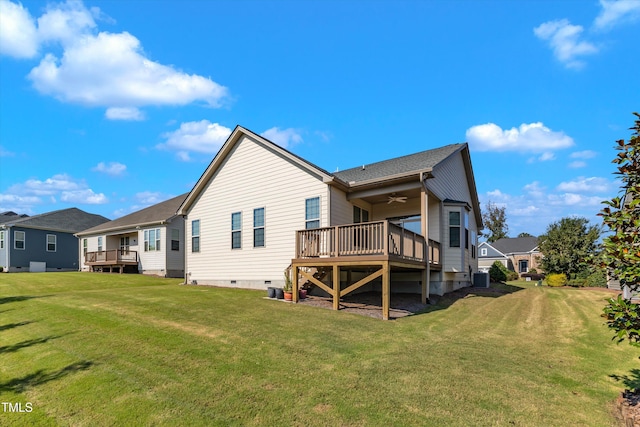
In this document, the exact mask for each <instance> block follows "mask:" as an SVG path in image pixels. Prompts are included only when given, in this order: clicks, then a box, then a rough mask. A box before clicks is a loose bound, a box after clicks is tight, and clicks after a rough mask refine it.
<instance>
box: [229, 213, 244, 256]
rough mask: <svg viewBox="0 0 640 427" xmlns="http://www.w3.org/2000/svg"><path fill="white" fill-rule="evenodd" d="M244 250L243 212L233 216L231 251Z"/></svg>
mask: <svg viewBox="0 0 640 427" xmlns="http://www.w3.org/2000/svg"><path fill="white" fill-rule="evenodd" d="M241 248H242V212H234V213H232V214H231V249H241Z"/></svg>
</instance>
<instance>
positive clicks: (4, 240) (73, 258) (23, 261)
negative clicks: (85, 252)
mask: <svg viewBox="0 0 640 427" xmlns="http://www.w3.org/2000/svg"><path fill="white" fill-rule="evenodd" d="M107 221H109V219H107V218H105V217H103V216H101V215H95V214H90V213H87V212H85V211H82V210H80V209H77V208H69V209H62V210H58V211H53V212H48V213H43V214H40V215H34V216H25V215H17V214H15V213H14V212H4V213H2V214H0V266H2V268H3V270H4V271H5V272H19V271H31V272H36V271H62V270H78V267H79V257H78V239H77V238H76V237H75V236H74V233H77V232H78V231H80V230H83V229H85V228H88V227H93V226H95V225H98V224H102V223H104V222H107Z"/></svg>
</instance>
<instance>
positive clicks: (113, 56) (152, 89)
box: [0, 0, 228, 120]
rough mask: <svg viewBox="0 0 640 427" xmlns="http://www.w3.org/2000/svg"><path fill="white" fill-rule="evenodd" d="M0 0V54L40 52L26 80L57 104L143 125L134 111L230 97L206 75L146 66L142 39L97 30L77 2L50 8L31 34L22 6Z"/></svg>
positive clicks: (92, 12) (97, 14) (214, 103)
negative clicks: (103, 109)
mask: <svg viewBox="0 0 640 427" xmlns="http://www.w3.org/2000/svg"><path fill="white" fill-rule="evenodd" d="M0 1H1V2H2V3H1V4H2V8H1V15H0V19H1V20H2V21H0V24H1V25H0V28H1V29H2V33H1V36H2V37H0V43H1V44H0V52H1V53H3V54H6V55H10V56H16V57H26V58H33V57H36V56H37V55H38V52H39V50H41V49H42V50H45V55H44V57H43V58H42V59H41V60H40V63H39V64H38V65H37V66H36V67H34V68H33V69H32V70H31V72H30V73H29V74H28V78H29V79H30V80H31V82H32V84H33V87H34V88H35V89H36V90H38V91H39V92H40V93H42V94H45V95H50V96H53V97H55V98H57V99H59V100H60V101H62V102H70V103H77V104H81V105H86V106H90V107H107V108H108V110H107V112H106V116H107V118H109V119H112V120H142V119H143V118H144V116H143V115H142V113H141V112H140V111H139V110H137V108H138V107H142V106H147V105H186V104H191V103H202V104H205V105H207V106H209V107H219V106H220V105H221V104H222V102H223V101H224V100H225V99H226V98H227V96H228V89H227V88H226V87H224V86H222V85H220V84H218V83H216V82H214V81H213V80H211V79H210V78H208V77H203V76H200V75H197V74H187V73H184V72H182V71H180V70H178V69H176V68H174V67H173V66H168V65H163V64H160V63H159V62H156V61H153V60H151V59H150V58H148V57H147V55H146V54H145V53H144V51H143V49H142V45H141V43H140V41H139V40H138V39H137V38H136V37H134V36H133V35H131V34H129V33H127V32H122V33H108V32H99V31H98V27H97V24H96V19H105V17H104V15H103V14H102V12H101V11H100V9H98V8H92V9H87V8H86V7H85V6H84V4H83V3H82V2H81V1H79V0H69V1H67V2H66V3H59V4H54V5H50V6H48V7H47V10H46V12H45V13H44V14H43V15H42V16H40V17H39V18H38V19H37V23H38V26H37V28H36V25H35V22H34V19H33V18H32V17H31V15H30V14H29V12H28V11H27V10H26V9H24V8H23V7H22V6H21V5H19V4H14V3H11V2H9V1H7V0H0ZM57 46H60V47H62V53H61V55H59V54H55V53H53V52H54V51H53V48H54V47H57ZM45 48H46V49H45Z"/></svg>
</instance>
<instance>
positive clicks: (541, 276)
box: [522, 272, 544, 280]
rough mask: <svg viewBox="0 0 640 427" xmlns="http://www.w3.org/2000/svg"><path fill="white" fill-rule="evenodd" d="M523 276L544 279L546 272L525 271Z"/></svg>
mask: <svg viewBox="0 0 640 427" xmlns="http://www.w3.org/2000/svg"><path fill="white" fill-rule="evenodd" d="M522 277H530V278H531V280H542V279H544V274H538V273H532V272H528V273H524V274H523V275H522Z"/></svg>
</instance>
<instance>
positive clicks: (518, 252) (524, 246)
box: [478, 236, 542, 275]
mask: <svg viewBox="0 0 640 427" xmlns="http://www.w3.org/2000/svg"><path fill="white" fill-rule="evenodd" d="M541 259H542V253H541V252H540V250H539V249H538V238H537V237H533V236H529V237H514V238H510V237H506V238H503V239H498V240H496V241H495V242H493V243H489V242H482V243H480V244H479V245H478V268H479V269H480V271H483V272H488V271H489V269H490V268H491V266H492V265H493V263H494V262H496V261H500V262H501V263H502V264H503V265H504V266H505V267H506V268H507V269H508V270H511V271H515V272H516V273H518V274H519V275H522V274H524V273H528V272H529V271H530V270H531V269H532V268H535V269H536V270H538V271H539V270H540V260H541Z"/></svg>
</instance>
